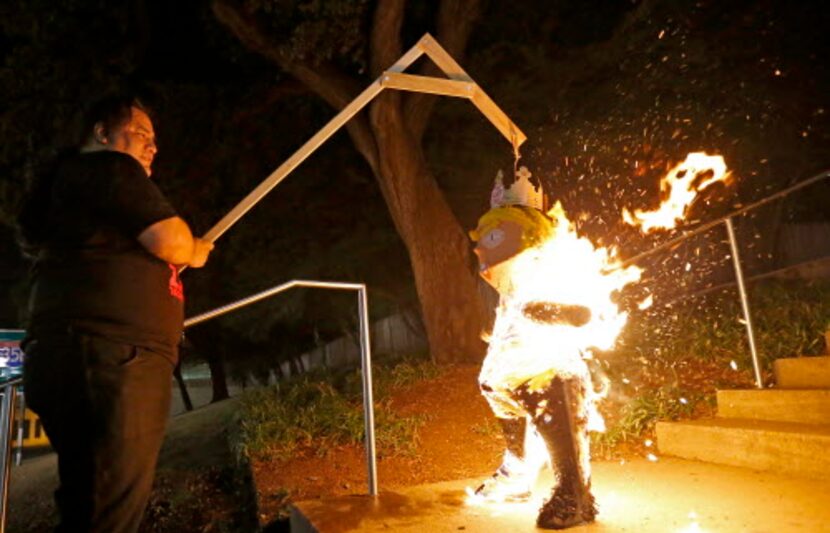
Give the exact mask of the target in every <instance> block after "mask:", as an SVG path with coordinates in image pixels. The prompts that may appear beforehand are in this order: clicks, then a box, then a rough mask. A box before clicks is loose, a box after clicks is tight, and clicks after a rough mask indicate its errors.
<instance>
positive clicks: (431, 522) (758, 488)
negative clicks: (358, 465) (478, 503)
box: [291, 458, 830, 533]
mask: <svg viewBox="0 0 830 533" xmlns="http://www.w3.org/2000/svg"><path fill="white" fill-rule="evenodd" d="M593 472H594V481H593V482H594V494H595V496H596V498H597V502H598V503H599V506H600V514H599V516H598V520H597V522H596V523H594V524H591V525H587V526H581V527H575V528H572V529H570V530H568V531H572V532H575V533H576V532H599V531H602V532H615V531H628V532H636V533H640V532H678V533H679V532H683V533H691V532H708V533H716V532H717V533H720V532H753V533H761V532H768V533H787V532H819V531H830V480H817V479H804V478H794V477H785V476H780V475H775V474H769V473H765V472H757V471H753V470H749V469H744V468H736V467H728V466H717V465H712V464H706V463H698V462H692V461H684V460H680V459H671V458H661V459H660V460H659V461H658V462H655V463H652V462H648V461H645V460H637V461H633V462H626V463H624V464H619V463H596V464H594V470H593ZM380 474H381V480H382V474H383V473H382V472H381V473H380ZM478 481H479V480H460V481H450V482H444V483H436V484H432V485H421V486H416V487H410V488H406V489H401V490H398V491H383V487H382V486H381V495H380V497H378V498H377V499H376V500H374V499H372V498H370V497H368V496H344V497H339V498H332V499H323V500H314V501H306V502H300V503H297V504H296V505H295V506H294V507H293V508H292V516H291V531H292V532H293V533H306V532H312V531H317V532H320V533H330V532H340V531H369V532H374V531H394V532H399V531H404V532H409V531H411V532H415V531H417V532H450V531H452V532H458V531H464V532H514V531H515V532H520V531H537V529H536V527H535V517H536V509H538V507H539V504H538V503H527V504H510V505H503V506H500V507H498V508H488V507H471V506H468V505H466V504H465V503H464V500H465V487H469V486H474V485H475V484H476V483H477V482H478ZM381 482H382V481H381ZM540 483H543V484H549V483H550V477H549V476H545V477H544V478H543V479H542V480H541V482H540Z"/></svg>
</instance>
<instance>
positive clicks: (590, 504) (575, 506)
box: [536, 487, 597, 529]
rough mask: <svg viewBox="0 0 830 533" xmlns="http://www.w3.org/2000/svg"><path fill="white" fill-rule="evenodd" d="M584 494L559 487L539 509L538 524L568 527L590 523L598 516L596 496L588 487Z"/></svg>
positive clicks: (542, 526)
mask: <svg viewBox="0 0 830 533" xmlns="http://www.w3.org/2000/svg"><path fill="white" fill-rule="evenodd" d="M577 492H582V494H575V493H574V491H571V490H564V489H563V487H557V488H555V489H554V490H553V493H552V494H551V496H550V499H549V500H548V501H546V502H545V503H544V505H543V506H542V508H541V509H539V516H538V517H536V525H537V526H538V527H540V528H542V529H567V528H569V527H574V526H578V525H580V524H590V523H591V522H593V521H594V520H595V519H596V517H597V507H596V504H595V503H594V496H593V495H592V494H591V492H590V490H588V489H586V490H584V491H577Z"/></svg>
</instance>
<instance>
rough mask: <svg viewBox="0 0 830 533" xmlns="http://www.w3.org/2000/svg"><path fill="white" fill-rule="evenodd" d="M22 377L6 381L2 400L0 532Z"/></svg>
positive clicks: (7, 490) (0, 529)
mask: <svg viewBox="0 0 830 533" xmlns="http://www.w3.org/2000/svg"><path fill="white" fill-rule="evenodd" d="M19 382H20V379H17V380H15V381H11V382H8V383H6V384H5V385H4V386H3V388H2V396H3V397H2V399H1V400H0V424H2V427H0V533H4V532H5V531H6V507H7V503H8V497H9V477H10V474H11V455H12V450H11V442H12V430H13V428H14V395H15V389H16V388H17V383H19Z"/></svg>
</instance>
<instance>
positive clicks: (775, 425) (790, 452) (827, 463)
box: [657, 418, 830, 479]
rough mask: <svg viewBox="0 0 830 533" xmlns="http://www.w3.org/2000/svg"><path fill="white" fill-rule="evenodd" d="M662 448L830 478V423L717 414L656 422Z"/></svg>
mask: <svg viewBox="0 0 830 533" xmlns="http://www.w3.org/2000/svg"><path fill="white" fill-rule="evenodd" d="M657 445H658V447H659V450H660V453H662V454H665V455H671V456H675V457H681V458H684V459H695V460H698V461H706V462H710V463H717V464H724V465H732V466H741V467H745V468H752V469H756V470H763V471H768V472H777V473H781V474H794V475H797V476H803V477H810V478H823V479H827V477H830V454H828V453H827V450H830V424H796V423H792V422H771V421H764V420H744V419H733V418H716V419H708V420H692V421H686V422H658V423H657Z"/></svg>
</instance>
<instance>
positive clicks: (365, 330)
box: [357, 285, 378, 496]
mask: <svg viewBox="0 0 830 533" xmlns="http://www.w3.org/2000/svg"><path fill="white" fill-rule="evenodd" d="M357 298H358V299H357V309H358V315H359V317H360V353H361V356H362V358H361V369H362V370H363V423H364V426H365V434H366V464H367V468H368V471H369V496H377V495H378V474H377V464H376V460H375V455H376V454H375V408H374V400H373V398H372V347H371V341H370V339H369V313H368V308H369V306H368V302H367V298H366V286H365V285H364V286H363V287H361V288H360V289H358V296H357Z"/></svg>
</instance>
